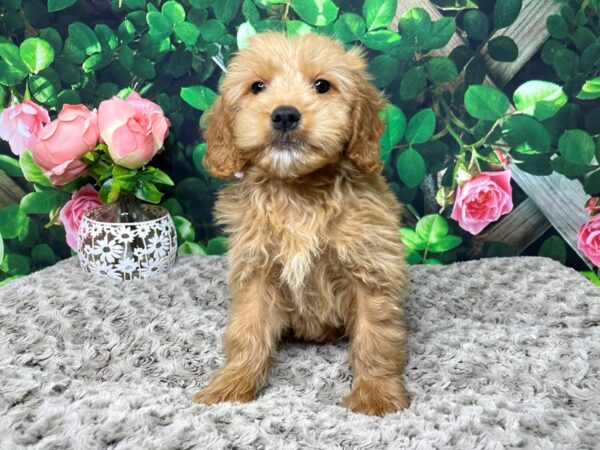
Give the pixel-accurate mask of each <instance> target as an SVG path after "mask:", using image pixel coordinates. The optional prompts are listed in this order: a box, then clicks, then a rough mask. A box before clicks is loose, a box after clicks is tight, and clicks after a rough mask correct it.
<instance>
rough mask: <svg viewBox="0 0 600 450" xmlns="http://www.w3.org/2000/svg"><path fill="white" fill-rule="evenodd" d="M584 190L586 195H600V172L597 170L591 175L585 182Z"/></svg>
mask: <svg viewBox="0 0 600 450" xmlns="http://www.w3.org/2000/svg"><path fill="white" fill-rule="evenodd" d="M588 171H589V169H588ZM583 189H584V190H585V192H586V194H589V195H592V196H594V197H595V196H597V195H599V194H600V170H596V171H595V172H593V173H591V174H590V176H589V177H587V179H586V180H585V183H584V184H583Z"/></svg>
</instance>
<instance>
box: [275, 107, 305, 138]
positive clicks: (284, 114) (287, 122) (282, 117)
mask: <svg viewBox="0 0 600 450" xmlns="http://www.w3.org/2000/svg"><path fill="white" fill-rule="evenodd" d="M300 117H301V115H300V111H298V110H297V109H296V108H294V107H293V106H278V107H277V108H275V109H274V110H273V112H272V113H271V126H272V127H273V128H274V129H275V130H277V131H282V132H284V133H285V132H286V131H290V130H293V129H294V128H296V127H297V126H298V124H299V123H300Z"/></svg>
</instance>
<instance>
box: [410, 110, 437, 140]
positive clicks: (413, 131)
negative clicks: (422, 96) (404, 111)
mask: <svg viewBox="0 0 600 450" xmlns="http://www.w3.org/2000/svg"><path fill="white" fill-rule="evenodd" d="M434 131H435V114H434V113H433V110H432V109H430V108H429V109H423V110H421V111H419V112H418V113H416V114H415V115H414V116H413V117H412V118H411V119H410V121H409V122H408V126H407V127H406V140H407V141H408V142H409V144H423V143H425V142H427V141H429V140H430V139H431V137H432V136H433V133H434Z"/></svg>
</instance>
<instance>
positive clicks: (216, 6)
mask: <svg viewBox="0 0 600 450" xmlns="http://www.w3.org/2000/svg"><path fill="white" fill-rule="evenodd" d="M239 7H240V1H239V0H218V1H215V2H213V4H212V8H213V11H214V12H215V17H216V18H217V20H219V21H221V22H222V23H229V22H231V21H232V20H233V19H234V18H235V16H237V13H238V9H239Z"/></svg>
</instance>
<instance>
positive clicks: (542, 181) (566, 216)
mask: <svg viewBox="0 0 600 450" xmlns="http://www.w3.org/2000/svg"><path fill="white" fill-rule="evenodd" d="M523 4H524V8H525V7H526V8H530V7H533V6H535V5H532V4H537V5H538V6H539V9H536V11H538V12H539V16H538V17H537V22H541V23H539V24H538V25H537V27H538V29H540V30H541V29H542V28H541V27H542V26H543V27H544V30H545V22H546V20H545V18H544V17H543V15H542V12H543V11H545V14H546V16H547V15H549V14H552V13H553V12H554V11H555V9H553V8H552V7H553V6H554V2H553V0H525V1H524V2H523ZM417 6H418V7H421V8H424V9H425V10H427V11H428V12H429V14H430V15H431V18H432V19H433V20H438V19H440V18H441V17H442V15H441V14H440V13H439V11H438V10H437V9H436V8H435V6H433V5H432V4H431V3H430V2H429V1H428V0H399V1H398V7H397V10H396V18H395V20H394V23H395V24H397V21H398V19H399V18H400V16H401V15H402V14H403V13H404V12H405V11H406V10H407V9H410V8H412V7H417ZM527 20H531V19H530V18H527ZM513 26H514V24H513ZM509 28H512V27H509ZM516 32H517V30H515V33H516ZM540 32H541V31H540ZM528 33H531V30H530V31H529V32H528ZM510 36H511V37H514V38H515V39H517V36H519V37H518V39H519V40H518V41H517V45H518V46H519V48H521V46H522V45H523V43H522V42H521V40H523V39H525V40H527V39H531V36H530V35H529V34H527V33H520V32H519V33H518V34H511V35H510ZM462 44H464V40H463V39H462V38H461V37H460V36H458V34H455V35H454V36H453V38H452V40H451V41H450V43H449V44H448V45H447V46H446V47H445V48H443V49H441V51H440V52H438V54H442V55H447V54H449V53H450V51H452V49H453V48H455V47H456V46H458V45H462ZM539 45H541V43H539ZM539 45H538V48H539ZM511 70H512V72H513V75H514V73H516V71H517V70H518V68H517V64H515V65H514V67H513V68H512V69H511ZM510 73H511V72H510V71H507V72H505V75H503V76H504V77H507V76H508V75H509V74H510ZM501 79H503V78H501ZM485 83H487V84H489V85H492V86H495V83H494V81H493V80H492V79H491V78H490V77H489V76H487V77H486V79H485ZM511 111H515V109H514V107H513V106H512V105H511ZM509 169H510V171H511V173H512V175H513V178H514V180H515V182H516V183H517V184H519V186H521V188H522V189H523V190H524V191H525V193H526V194H527V195H528V196H529V198H531V200H532V201H533V202H534V203H535V204H536V206H537V207H538V208H539V209H540V210H541V212H542V213H543V215H544V216H545V217H546V218H547V219H548V220H549V221H550V223H551V224H552V226H554V227H555V228H556V230H557V231H558V233H560V235H561V236H562V237H563V238H564V239H565V241H566V242H567V243H568V244H569V245H570V246H571V247H572V248H573V250H574V251H575V252H576V253H577V254H578V255H579V256H580V257H581V258H582V259H583V260H584V261H585V262H586V264H588V265H589V264H590V263H589V261H587V259H586V258H585V256H584V255H583V254H582V253H581V252H580V251H579V250H578V249H577V230H578V229H579V227H580V226H581V224H583V223H584V222H585V221H586V220H587V215H586V214H585V211H584V204H585V201H586V199H587V196H586V194H585V192H584V191H583V188H582V186H581V183H579V182H578V181H576V180H569V179H567V178H565V177H564V176H562V175H559V174H556V173H554V174H552V175H550V176H545V177H539V176H533V175H529V174H527V173H525V172H523V171H522V170H520V169H519V168H518V167H516V166H515V165H513V164H511V165H510V166H509ZM536 233H537V230H535V229H526V230H523V234H526V235H529V234H536Z"/></svg>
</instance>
